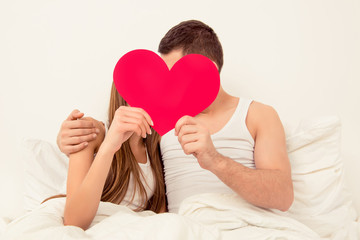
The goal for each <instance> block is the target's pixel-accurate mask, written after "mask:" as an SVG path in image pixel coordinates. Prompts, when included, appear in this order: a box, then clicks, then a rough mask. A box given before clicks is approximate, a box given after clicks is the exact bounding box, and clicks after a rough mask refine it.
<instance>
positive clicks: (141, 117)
mask: <svg viewBox="0 0 360 240" xmlns="http://www.w3.org/2000/svg"><path fill="white" fill-rule="evenodd" d="M124 115H125V116H127V117H130V118H134V119H138V120H140V121H142V123H143V125H144V126H145V129H146V132H147V133H148V134H151V129H150V126H149V123H148V122H147V120H146V118H145V116H144V114H142V113H139V112H134V111H124Z"/></svg>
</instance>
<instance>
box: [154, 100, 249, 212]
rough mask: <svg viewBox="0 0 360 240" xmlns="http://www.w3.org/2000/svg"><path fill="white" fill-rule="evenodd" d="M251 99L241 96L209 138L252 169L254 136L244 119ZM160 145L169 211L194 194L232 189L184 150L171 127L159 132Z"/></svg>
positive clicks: (230, 155) (221, 151) (174, 209)
mask: <svg viewBox="0 0 360 240" xmlns="http://www.w3.org/2000/svg"><path fill="white" fill-rule="evenodd" d="M251 102H252V100H249V99H243V98H240V100H239V103H238V105H237V107H236V109H235V112H234V113H233V115H232V117H231V118H230V120H229V121H228V122H227V123H226V125H225V126H224V127H223V128H222V129H221V130H220V131H218V132H216V133H215V134H212V135H211V139H212V140H213V143H214V146H215V148H216V150H217V151H218V152H219V153H220V154H222V155H224V156H226V157H229V158H231V159H233V160H234V161H236V162H238V163H241V164H243V165H244V166H246V167H249V168H253V169H254V168H255V163H254V140H253V138H252V136H251V134H250V132H249V130H248V128H247V126H246V122H245V120H246V116H247V112H248V109H249V106H250V103H251ZM160 148H161V155H162V159H163V162H164V172H165V184H166V195H167V198H168V209H169V212H177V211H178V209H179V206H180V203H181V202H182V201H183V200H184V199H185V198H187V197H190V196H193V195H195V194H200V193H233V190H232V189H231V188H229V187H228V186H227V185H225V184H224V183H223V182H222V181H221V180H220V179H219V178H218V177H217V176H216V175H215V174H213V173H212V172H210V171H208V170H205V169H203V168H201V167H200V165H199V163H198V161H197V159H196V158H195V157H194V156H193V155H192V154H190V155H186V154H185V153H184V151H183V150H182V148H181V145H180V143H179V141H178V139H177V136H175V135H174V129H173V130H171V131H169V132H168V133H166V134H165V135H163V136H162V138H161V142H160Z"/></svg>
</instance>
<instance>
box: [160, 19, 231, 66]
mask: <svg viewBox="0 0 360 240" xmlns="http://www.w3.org/2000/svg"><path fill="white" fill-rule="evenodd" d="M178 49H182V51H183V55H184V56H185V55H187V54H192V53H195V54H201V55H204V56H206V57H208V58H209V59H211V60H212V61H214V62H215V63H216V64H217V66H218V68H219V72H220V71H221V68H222V66H223V63H224V59H223V50H222V47H221V43H220V41H219V39H218V37H217V35H216V33H215V32H214V30H213V29H212V28H211V27H209V26H208V25H206V24H205V23H203V22H200V21H198V20H188V21H184V22H181V23H179V24H178V25H176V26H174V27H172V28H171V29H170V30H169V31H168V32H167V33H166V34H165V36H164V37H163V38H162V39H161V41H160V44H159V49H158V52H159V53H161V54H167V53H169V52H171V51H172V50H178Z"/></svg>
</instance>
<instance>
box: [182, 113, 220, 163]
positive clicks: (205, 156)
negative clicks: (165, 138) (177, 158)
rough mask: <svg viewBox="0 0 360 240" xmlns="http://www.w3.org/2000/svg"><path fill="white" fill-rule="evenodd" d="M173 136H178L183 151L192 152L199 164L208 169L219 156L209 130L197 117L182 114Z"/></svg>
mask: <svg viewBox="0 0 360 240" xmlns="http://www.w3.org/2000/svg"><path fill="white" fill-rule="evenodd" d="M175 136H178V140H179V143H180V144H181V147H182V149H183V150H184V153H185V154H187V155H189V154H193V155H194V157H196V158H197V160H198V162H199V164H200V166H201V167H202V168H204V169H207V170H210V169H211V168H212V167H214V166H215V165H216V164H218V163H217V162H216V161H218V160H219V159H220V158H218V156H219V155H220V153H218V152H217V151H216V149H215V147H214V144H213V142H212V139H211V135H210V132H209V130H208V129H207V128H206V127H205V126H204V125H203V124H202V123H200V121H198V120H197V119H195V118H193V117H190V116H183V117H182V118H180V119H179V120H178V121H177V123H176V125H175Z"/></svg>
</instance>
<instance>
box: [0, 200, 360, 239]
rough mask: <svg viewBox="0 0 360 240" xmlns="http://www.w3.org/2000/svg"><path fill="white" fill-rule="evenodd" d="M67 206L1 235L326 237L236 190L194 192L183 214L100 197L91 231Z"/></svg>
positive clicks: (51, 205)
mask: <svg viewBox="0 0 360 240" xmlns="http://www.w3.org/2000/svg"><path fill="white" fill-rule="evenodd" d="M64 205H65V198H58V199H52V200H49V201H47V202H45V203H44V204H42V205H40V206H39V207H37V208H36V209H35V210H33V211H32V212H30V213H28V214H26V215H24V216H22V217H19V218H17V219H15V220H14V221H12V222H11V223H9V224H7V226H6V227H5V229H4V230H5V231H4V232H3V234H2V236H1V239H4V240H5V239H21V240H28V239H36V240H41V239H51V240H57V239H62V240H65V239H101V240H103V239H166V240H169V239H182V240H185V239H204V240H205V239H206V240H211V239H248V240H251V239H301V240H306V239H312V240H314V239H324V238H320V237H319V236H318V235H317V234H316V233H315V232H314V231H313V230H312V229H310V228H308V227H307V226H305V225H303V224H302V223H300V222H298V221H296V220H294V219H292V218H290V217H285V216H281V215H278V214H276V213H274V212H272V211H270V210H265V209H262V208H258V207H255V206H253V205H251V204H248V203H247V202H245V201H244V200H242V199H241V198H240V197H238V196H236V195H232V194H201V195H197V196H193V197H190V198H188V199H186V200H185V201H184V202H183V203H182V205H181V207H180V210H179V214H173V213H163V214H155V213H153V212H151V211H145V212H139V213H136V212H133V211H132V210H130V209H129V208H127V207H125V206H120V205H116V204H112V203H106V202H100V205H99V209H98V211H97V214H96V217H95V219H94V221H93V222H92V224H91V226H90V228H89V229H87V230H86V231H83V230H82V229H81V228H78V227H74V226H64V225H63V219H62V217H63V211H64ZM352 231H353V232H352V233H349V229H347V230H346V233H345V235H344V234H342V235H340V236H341V238H336V239H354V240H355V239H358V237H359V236H360V235H359V224H358V223H357V225H356V226H355V225H354V226H353V228H352ZM351 235H352V237H351ZM344 236H346V238H343V237H344ZM334 239H335V238H334Z"/></svg>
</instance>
